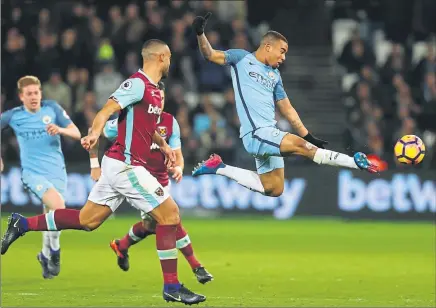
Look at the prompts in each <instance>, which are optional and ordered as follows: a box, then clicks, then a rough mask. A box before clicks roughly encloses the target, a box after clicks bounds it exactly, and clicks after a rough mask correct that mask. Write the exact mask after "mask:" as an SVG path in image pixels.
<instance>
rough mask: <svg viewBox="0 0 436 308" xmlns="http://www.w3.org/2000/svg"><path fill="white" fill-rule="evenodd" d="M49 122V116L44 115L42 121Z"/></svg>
mask: <svg viewBox="0 0 436 308" xmlns="http://www.w3.org/2000/svg"><path fill="white" fill-rule="evenodd" d="M50 122H51V116H48V115H46V116H44V117H43V118H42V123H44V124H49V123H50Z"/></svg>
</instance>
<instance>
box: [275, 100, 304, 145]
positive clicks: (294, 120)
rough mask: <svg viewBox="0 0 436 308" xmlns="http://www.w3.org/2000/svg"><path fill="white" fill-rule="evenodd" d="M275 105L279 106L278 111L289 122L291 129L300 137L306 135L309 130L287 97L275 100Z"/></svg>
mask: <svg viewBox="0 0 436 308" xmlns="http://www.w3.org/2000/svg"><path fill="white" fill-rule="evenodd" d="M276 105H277V107H279V110H280V113H281V114H282V115H283V117H285V119H286V120H288V122H289V123H290V124H291V126H292V129H293V130H294V131H295V132H296V133H297V134H298V135H299V136H301V137H304V136H306V135H307V134H308V133H309V131H308V130H307V128H306V127H305V126H304V124H303V122H302V121H301V119H300V116H299V115H298V113H297V110H295V108H294V106H292V104H291V101H290V100H289V98H287V97H286V98H284V99H281V100H279V101H277V102H276Z"/></svg>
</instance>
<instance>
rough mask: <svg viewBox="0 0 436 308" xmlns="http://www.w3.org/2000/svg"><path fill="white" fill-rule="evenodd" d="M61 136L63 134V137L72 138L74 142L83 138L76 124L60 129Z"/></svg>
mask: <svg viewBox="0 0 436 308" xmlns="http://www.w3.org/2000/svg"><path fill="white" fill-rule="evenodd" d="M59 134H61V135H62V136H65V137H70V138H72V139H74V140H80V138H81V137H82V136H81V134H80V131H79V129H78V128H77V126H76V124H74V123H71V124H69V125H68V126H67V127H65V128H62V127H60V128H59Z"/></svg>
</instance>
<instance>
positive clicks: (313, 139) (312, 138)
mask: <svg viewBox="0 0 436 308" xmlns="http://www.w3.org/2000/svg"><path fill="white" fill-rule="evenodd" d="M303 139H304V140H306V141H309V142H310V143H312V144H313V145H314V146H316V147H318V148H321V149H325V146H326V145H327V144H328V141H325V140H322V139H319V138H317V137H315V136H313V135H312V134H311V133H308V134H307V135H306V136H304V137H303Z"/></svg>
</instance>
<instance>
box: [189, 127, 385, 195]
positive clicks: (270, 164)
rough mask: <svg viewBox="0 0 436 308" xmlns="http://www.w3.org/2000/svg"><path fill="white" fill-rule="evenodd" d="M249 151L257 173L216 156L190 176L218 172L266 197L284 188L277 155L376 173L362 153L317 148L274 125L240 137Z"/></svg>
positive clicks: (279, 159) (281, 162) (198, 167)
mask: <svg viewBox="0 0 436 308" xmlns="http://www.w3.org/2000/svg"><path fill="white" fill-rule="evenodd" d="M242 140H243V143H244V146H245V149H246V150H247V152H248V153H250V154H252V155H253V156H255V157H256V167H257V172H253V171H250V170H246V169H242V168H238V167H234V166H230V165H226V164H224V163H223V161H222V160H221V157H219V156H218V155H211V157H210V158H209V159H208V160H206V161H204V162H202V163H200V164H199V165H198V166H197V167H196V168H195V169H194V171H193V173H192V175H193V176H198V175H203V174H219V175H223V176H226V177H228V178H230V179H232V180H235V181H237V182H238V183H239V184H241V185H242V186H244V187H246V188H248V189H251V190H253V191H257V192H260V193H262V194H264V195H267V196H272V197H277V196H280V195H281V194H282V192H283V187H284V170H281V169H283V168H284V162H283V158H282V157H280V156H289V155H293V154H294V155H301V156H305V157H307V158H309V159H311V160H313V161H314V162H316V163H317V164H326V165H331V166H337V167H347V168H353V169H363V170H367V171H369V172H377V170H376V168H375V167H374V166H373V165H372V164H371V163H370V161H369V160H368V159H367V158H366V156H365V154H363V153H356V154H355V155H354V157H350V156H348V155H345V154H341V153H338V152H334V151H330V150H325V149H320V148H317V147H316V146H314V145H313V144H311V143H310V142H308V141H306V140H304V139H303V138H301V137H298V136H296V135H292V134H288V133H286V132H281V131H280V130H278V129H276V128H274V127H265V128H260V129H258V130H257V131H256V132H254V133H250V134H247V135H246V136H244V137H243V139H242Z"/></svg>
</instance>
